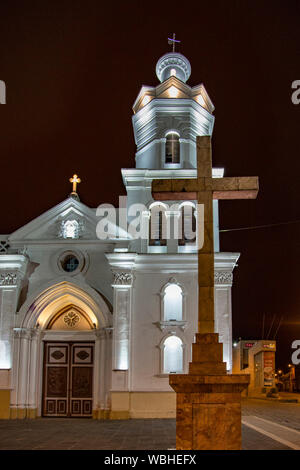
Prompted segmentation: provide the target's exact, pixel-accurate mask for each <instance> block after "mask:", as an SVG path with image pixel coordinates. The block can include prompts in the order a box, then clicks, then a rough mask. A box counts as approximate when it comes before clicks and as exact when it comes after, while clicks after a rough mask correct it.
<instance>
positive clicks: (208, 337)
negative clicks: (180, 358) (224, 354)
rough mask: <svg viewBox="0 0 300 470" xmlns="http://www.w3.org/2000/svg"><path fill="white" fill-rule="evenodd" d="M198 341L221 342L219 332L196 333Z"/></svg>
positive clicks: (204, 342) (207, 342) (205, 342)
mask: <svg viewBox="0 0 300 470" xmlns="http://www.w3.org/2000/svg"><path fill="white" fill-rule="evenodd" d="M195 336H196V343H197V344H198V343H203V344H212V343H218V342H219V335H218V333H196V335H195Z"/></svg>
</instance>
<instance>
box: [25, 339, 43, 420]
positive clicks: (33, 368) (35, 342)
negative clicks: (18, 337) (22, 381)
mask: <svg viewBox="0 0 300 470" xmlns="http://www.w3.org/2000/svg"><path fill="white" fill-rule="evenodd" d="M40 342H41V332H40V331H39V330H31V344H30V357H29V390H28V412H27V418H36V417H37V409H38V403H37V388H38V387H37V383H38V371H39V367H38V356H39V346H40Z"/></svg>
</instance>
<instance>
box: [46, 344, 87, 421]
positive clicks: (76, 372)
mask: <svg viewBox="0 0 300 470" xmlns="http://www.w3.org/2000/svg"><path fill="white" fill-rule="evenodd" d="M93 368H94V343H91V342H45V345H44V382H43V406H42V410H43V411H42V414H43V416H53V417H86V418H89V417H91V416H92V412H93V409H92V408H93Z"/></svg>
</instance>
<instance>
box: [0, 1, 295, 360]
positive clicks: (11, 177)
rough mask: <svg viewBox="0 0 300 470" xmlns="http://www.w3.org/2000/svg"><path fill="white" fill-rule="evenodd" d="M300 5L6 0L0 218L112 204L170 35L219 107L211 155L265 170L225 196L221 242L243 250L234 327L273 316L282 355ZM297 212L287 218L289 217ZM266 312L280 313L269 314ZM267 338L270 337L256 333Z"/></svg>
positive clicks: (1, 229) (16, 223)
mask: <svg viewBox="0 0 300 470" xmlns="http://www.w3.org/2000/svg"><path fill="white" fill-rule="evenodd" d="M299 20H300V2H299V1H298V0H289V1H288V2H287V1H286V0H282V1H275V0H272V1H253V0H252V1H246V0H244V1H242V0H240V1H238V0H236V1H234V0H227V1H225V0H224V1H214V0H212V1H210V2H201V1H197V2H188V3H184V2H180V3H179V2H171V1H170V2H162V1H160V2H142V1H141V2H137V1H126V2H125V1H122V2H121V1H114V2H105V3H104V2H100V1H99V0H98V1H88V0H86V1H75V0H72V1H63V0H59V1H53V0H52V1H49V2H46V1H42V0H37V1H35V2H33V1H30V0H27V1H15V0H1V6H0V79H1V80H4V81H5V82H6V86H7V105H5V106H2V107H1V108H0V111H1V112H0V158H1V167H0V168H1V224H0V233H3V234H5V233H11V232H12V231H14V230H16V229H17V228H19V227H21V226H22V225H24V224H25V223H27V222H29V221H30V220H32V219H33V218H35V217H37V216H38V215H40V214H41V213H43V212H44V211H46V210H47V209H49V208H51V207H52V206H54V205H56V204H57V203H59V202H60V201H62V200H63V199H65V198H66V196H67V195H68V194H69V192H70V190H71V185H70V183H69V182H68V179H69V177H70V176H72V175H73V173H74V172H77V173H78V174H79V176H80V177H81V179H82V183H81V185H80V188H79V193H80V198H81V201H82V202H83V203H85V204H87V205H88V206H91V207H97V206H98V205H99V204H100V203H102V202H109V203H113V204H115V205H117V204H118V196H119V195H124V194H125V188H124V187H123V185H122V179H121V173H120V169H121V168H132V167H134V165H135V161H134V154H135V143H134V137H133V131H132V125H131V115H132V109H131V107H132V105H133V103H134V101H135V98H136V96H137V94H138V92H139V90H140V88H141V86H142V85H150V86H156V85H157V84H158V80H157V78H156V75H155V65H156V62H157V60H158V58H159V57H160V56H161V55H163V54H164V53H166V52H168V51H169V50H170V46H168V44H167V38H168V36H169V37H170V35H171V34H172V33H173V32H175V33H176V37H177V39H179V40H181V41H182V42H181V44H180V47H179V52H181V53H183V54H184V55H185V56H186V57H187V58H188V59H189V61H190V62H191V65H192V75H191V77H190V79H189V81H188V84H189V85H190V86H194V85H197V84H199V83H201V82H203V83H204V85H205V87H206V89H207V91H208V93H209V96H210V98H211V99H212V101H213V103H214V105H215V107H216V110H215V112H214V115H215V117H216V121H215V128H214V133H213V165H214V166H215V167H220V166H221V167H224V168H225V175H226V176H252V175H253V176H255V175H258V176H259V178H260V192H259V196H258V199H257V200H251V201H245V200H243V201H221V203H220V228H221V229H228V228H242V227H249V226H260V225H269V224H280V223H283V222H284V223H285V222H289V223H288V224H283V225H278V226H277V225H276V226H272V227H267V228H259V229H251V230H242V231H240V230H239V231H230V232H224V233H222V234H221V250H222V251H233V252H240V253H241V257H240V260H239V266H238V268H236V270H235V283H234V287H233V336H234V338H236V339H237V338H239V337H242V338H245V339H255V338H261V334H262V316H263V314H265V318H266V326H265V333H267V332H268V330H269V327H270V324H271V320H272V319H273V318H275V319H274V326H273V331H271V334H270V339H273V335H274V333H275V330H276V327H277V324H278V321H279V318H280V317H281V316H282V315H283V316H284V320H283V322H282V325H281V327H280V329H279V332H278V334H277V337H276V339H277V341H278V353H277V366H278V367H281V368H286V366H287V364H288V362H289V361H290V356H291V352H292V350H291V347H290V346H291V342H292V341H293V340H295V339H300V294H299V291H300V289H299V272H300V270H299V263H300V244H299V238H300V223H297V221H299V220H300V208H299V189H298V187H299V173H300V165H299V158H300V126H299V123H300V104H299V105H298V106H297V105H294V104H293V103H292V101H291V94H292V89H291V84H292V82H293V81H294V80H300V26H299V25H300V21H299ZM290 222H295V223H290ZM274 316H275V317H274ZM265 336H267V334H265Z"/></svg>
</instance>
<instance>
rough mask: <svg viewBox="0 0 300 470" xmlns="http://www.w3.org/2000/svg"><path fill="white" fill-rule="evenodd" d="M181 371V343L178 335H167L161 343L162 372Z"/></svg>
mask: <svg viewBox="0 0 300 470" xmlns="http://www.w3.org/2000/svg"><path fill="white" fill-rule="evenodd" d="M182 371H183V344H182V341H181V339H180V338H179V337H178V336H168V338H167V339H166V340H165V341H164V344H163V373H164V374H172V373H177V372H182Z"/></svg>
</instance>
